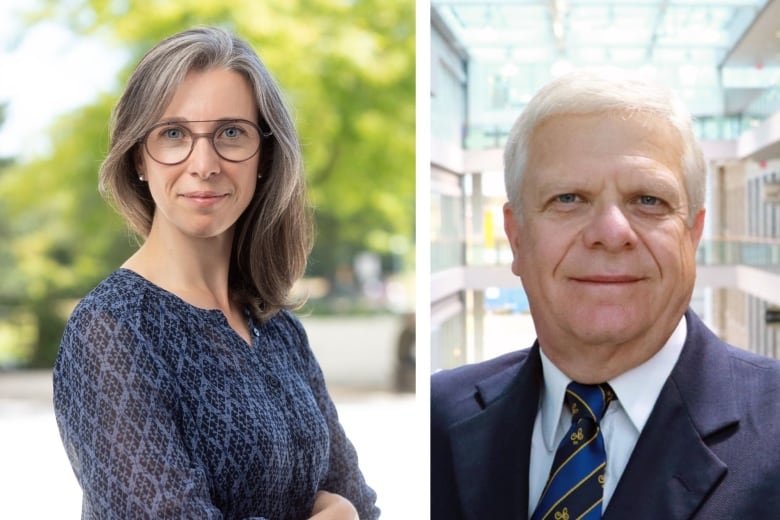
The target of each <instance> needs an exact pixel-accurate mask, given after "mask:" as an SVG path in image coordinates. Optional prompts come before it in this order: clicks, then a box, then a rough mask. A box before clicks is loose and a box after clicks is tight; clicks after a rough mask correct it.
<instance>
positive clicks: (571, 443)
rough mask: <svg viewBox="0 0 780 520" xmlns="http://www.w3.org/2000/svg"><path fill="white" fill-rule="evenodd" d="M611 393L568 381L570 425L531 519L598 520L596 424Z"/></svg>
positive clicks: (601, 452)
mask: <svg viewBox="0 0 780 520" xmlns="http://www.w3.org/2000/svg"><path fill="white" fill-rule="evenodd" d="M614 399H615V393H614V392H613V391H612V389H611V388H610V387H609V385H608V384H606V383H603V384H601V385H583V384H580V383H576V382H571V383H570V384H569V386H568V387H567V388H566V395H565V398H564V401H565V403H566V406H567V407H568V408H569V410H570V411H571V414H572V422H571V427H570V428H569V431H568V432H567V433H566V435H565V436H564V438H563V439H562V440H561V443H560V444H559V446H558V449H557V451H556V452H555V458H554V459H553V464H552V467H551V469H550V477H549V478H548V480H547V484H546V485H545V488H544V491H543V492H542V497H541V499H540V501H539V504H538V505H537V506H536V510H535V511H534V514H533V516H532V517H531V519H532V520H575V519H583V520H596V519H599V518H601V503H602V500H603V488H604V471H605V468H606V450H605V448H604V437H603V436H602V434H601V429H600V427H599V421H600V420H601V418H602V417H603V416H604V412H606V410H607V407H608V406H609V403H610V402H611V401H613V400H614Z"/></svg>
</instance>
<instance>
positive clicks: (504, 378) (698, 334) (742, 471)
mask: <svg viewBox="0 0 780 520" xmlns="http://www.w3.org/2000/svg"><path fill="white" fill-rule="evenodd" d="M686 319H687V324H688V335H687V337H686V340H685V345H684V347H683V350H682V353H681V354H680V358H679V360H678V362H677V364H676V365H675V367H674V369H673V370H672V373H671V374H670V376H669V378H668V379H667V381H666V383H665V384H664V386H663V389H662V390H661V393H660V395H659V397H658V401H656V404H655V407H654V408H653V411H652V413H651V415H650V417H649V419H648V421H647V424H646V425H645V428H644V430H643V431H642V433H641V435H640V437H639V440H638V441H637V444H636V447H635V448H634V451H633V453H632V454H631V458H630V459H629V462H628V465H627V466H626V469H625V471H624V473H623V475H622V477H621V478H620V481H619V483H618V487H617V489H616V490H615V493H614V495H613V496H612V499H611V501H610V502H609V505H608V507H607V509H606V511H604V517H603V518H605V519H607V520H624V519H631V520H640V519H648V520H650V519H652V520H659V519H661V520H677V519H689V518H699V519H718V520H719V519H727V520H742V519H748V518H750V519H752V518H767V519H768V518H772V519H780V362H778V361H777V360H770V359H768V358H764V357H760V356H757V355H754V354H751V353H749V352H747V351H744V350H741V349H738V348H735V347H732V346H730V345H727V344H726V343H724V342H722V341H720V340H719V339H718V338H717V337H716V336H715V335H714V334H713V333H712V332H710V330H709V329H708V328H707V327H706V326H705V325H704V324H703V323H702V322H701V321H700V320H699V318H698V317H696V315H695V314H693V313H692V312H690V311H689V312H687V313H686ZM541 386H542V365H541V359H540V356H539V346H538V344H535V345H534V346H533V347H532V348H530V349H528V350H523V351H520V352H514V353H511V354H507V355H504V356H501V357H499V358H496V359H492V360H489V361H485V362H483V363H478V364H474V365H467V366H463V367H459V368H456V369H453V370H448V371H443V372H439V373H437V374H434V376H433V377H432V382H431V518H432V519H433V520H445V519H446V520H460V519H462V520H477V519H490V520H503V519H512V520H516V519H522V518H527V516H528V461H529V456H530V447H531V433H532V431H533V425H534V420H535V418H536V412H537V409H538V406H539V393H540V388H541ZM542 478H546V475H544V476H542Z"/></svg>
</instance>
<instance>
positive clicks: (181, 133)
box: [146, 121, 260, 164]
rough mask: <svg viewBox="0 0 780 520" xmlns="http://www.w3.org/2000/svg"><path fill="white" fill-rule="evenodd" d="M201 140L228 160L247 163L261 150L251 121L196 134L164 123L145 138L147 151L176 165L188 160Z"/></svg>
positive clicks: (256, 130) (223, 125) (156, 159)
mask: <svg viewBox="0 0 780 520" xmlns="http://www.w3.org/2000/svg"><path fill="white" fill-rule="evenodd" d="M198 137H207V138H210V139H209V140H210V141H211V143H212V145H213V146H214V150H216V152H217V154H219V156H220V157H222V158H223V159H225V160H228V161H233V162H241V161H246V160H247V159H249V158H250V157H252V156H253V155H255V154H256V153H257V151H258V149H259V148H260V132H259V130H258V128H257V127H256V126H255V125H253V124H252V123H250V122H249V121H228V122H225V123H223V124H221V125H219V126H218V127H217V128H216V129H215V130H214V132H210V133H202V134H201V133H194V132H192V130H190V129H189V128H188V127H187V126H185V125H184V124H183V123H180V122H172V123H162V124H160V125H157V126H155V127H153V128H152V130H151V131H150V132H149V134H148V135H147V137H146V150H147V152H148V153H149V155H151V157H152V159H154V160H155V161H158V162H160V163H163V164H177V163H180V162H182V161H184V160H186V159H187V157H189V155H190V153H192V149H193V148H194V145H195V140H196V139H197V138H198Z"/></svg>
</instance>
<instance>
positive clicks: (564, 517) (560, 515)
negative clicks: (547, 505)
mask: <svg viewBox="0 0 780 520" xmlns="http://www.w3.org/2000/svg"><path fill="white" fill-rule="evenodd" d="M555 520H569V508H568V507H564V508H563V511H556V512H555Z"/></svg>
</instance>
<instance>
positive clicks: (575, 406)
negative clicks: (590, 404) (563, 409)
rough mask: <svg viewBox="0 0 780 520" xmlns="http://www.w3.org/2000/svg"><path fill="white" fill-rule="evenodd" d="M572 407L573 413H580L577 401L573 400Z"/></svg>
mask: <svg viewBox="0 0 780 520" xmlns="http://www.w3.org/2000/svg"><path fill="white" fill-rule="evenodd" d="M570 409H571V414H572V415H577V414H578V413H580V408H579V407H578V406H577V403H575V402H574V401H572V403H571V407H570Z"/></svg>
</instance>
